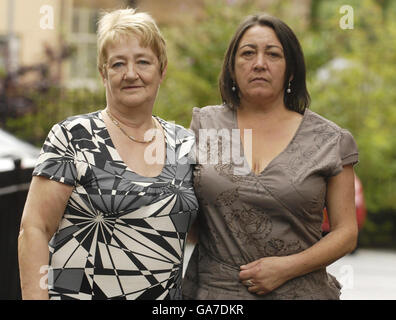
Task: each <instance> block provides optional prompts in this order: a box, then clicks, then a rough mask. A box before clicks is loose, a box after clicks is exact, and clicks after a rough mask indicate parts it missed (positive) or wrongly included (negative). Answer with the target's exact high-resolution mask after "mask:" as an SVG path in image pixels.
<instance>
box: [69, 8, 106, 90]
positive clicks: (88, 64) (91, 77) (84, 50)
mask: <svg viewBox="0 0 396 320" xmlns="http://www.w3.org/2000/svg"><path fill="white" fill-rule="evenodd" d="M98 17H99V12H98V10H97V9H92V8H80V7H77V8H73V11H72V25H71V30H70V31H71V34H70V38H69V39H70V43H71V44H72V45H73V46H74V47H75V52H74V55H73V56H72V58H71V60H70V86H75V87H80V86H88V87H92V88H95V87H96V86H97V83H98V79H99V74H98V71H97V67H96V29H97V21H98Z"/></svg>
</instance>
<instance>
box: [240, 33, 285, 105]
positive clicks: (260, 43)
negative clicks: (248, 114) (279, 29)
mask: <svg viewBox="0 0 396 320" xmlns="http://www.w3.org/2000/svg"><path fill="white" fill-rule="evenodd" d="M234 66H235V67H234V70H235V80H236V83H237V85H238V88H239V95H240V101H241V104H242V105H243V104H244V102H248V103H260V104H261V103H263V102H268V103H270V102H273V101H277V100H278V99H281V100H279V101H282V102H283V95H284V77H285V71H286V60H285V56H284V53H283V47H282V45H281V43H280V42H279V40H278V38H277V36H276V34H275V32H274V30H272V29H271V28H269V27H265V26H254V27H251V28H250V29H248V30H247V31H246V32H245V34H244V35H243V37H242V39H241V40H240V42H239V46H238V49H237V52H236V55H235V63H234Z"/></svg>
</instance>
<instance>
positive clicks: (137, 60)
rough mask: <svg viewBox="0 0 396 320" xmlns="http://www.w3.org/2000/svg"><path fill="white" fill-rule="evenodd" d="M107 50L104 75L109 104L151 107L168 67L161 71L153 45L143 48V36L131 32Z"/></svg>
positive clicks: (110, 45)
mask: <svg viewBox="0 0 396 320" xmlns="http://www.w3.org/2000/svg"><path fill="white" fill-rule="evenodd" d="M106 53H107V64H106V65H105V68H104V74H102V78H103V83H104V86H105V88H106V99H107V103H108V105H111V106H122V107H127V108H131V107H133V108H134V107H143V108H150V110H152V107H153V105H154V101H155V99H156V97H157V93H158V88H159V86H160V83H161V82H162V80H163V78H164V75H165V70H164V72H163V73H162V74H161V72H160V65H159V61H158V58H157V56H156V55H155V53H154V52H153V51H152V50H151V48H149V47H146V48H144V47H141V45H140V39H139V38H138V37H136V36H133V35H131V36H128V37H122V38H121V40H120V41H117V42H115V43H112V44H109V45H108V46H107V47H106Z"/></svg>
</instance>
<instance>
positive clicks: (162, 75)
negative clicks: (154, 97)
mask: <svg viewBox="0 0 396 320" xmlns="http://www.w3.org/2000/svg"><path fill="white" fill-rule="evenodd" d="M167 71H168V64H166V65H165V67H164V70H162V74H161V81H160V83H162V81H163V80H164V79H165V76H166V72H167Z"/></svg>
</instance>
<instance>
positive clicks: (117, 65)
mask: <svg viewBox="0 0 396 320" xmlns="http://www.w3.org/2000/svg"><path fill="white" fill-rule="evenodd" d="M123 65H124V63H123V62H116V63H113V65H112V66H111V67H112V68H114V69H117V68H121V67H122V66H123Z"/></svg>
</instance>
